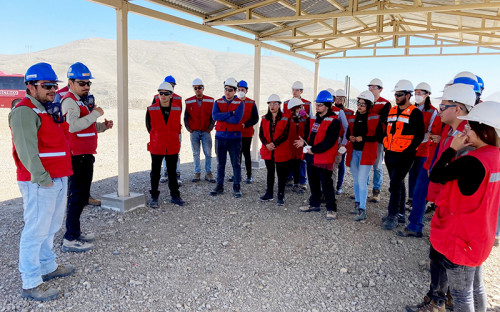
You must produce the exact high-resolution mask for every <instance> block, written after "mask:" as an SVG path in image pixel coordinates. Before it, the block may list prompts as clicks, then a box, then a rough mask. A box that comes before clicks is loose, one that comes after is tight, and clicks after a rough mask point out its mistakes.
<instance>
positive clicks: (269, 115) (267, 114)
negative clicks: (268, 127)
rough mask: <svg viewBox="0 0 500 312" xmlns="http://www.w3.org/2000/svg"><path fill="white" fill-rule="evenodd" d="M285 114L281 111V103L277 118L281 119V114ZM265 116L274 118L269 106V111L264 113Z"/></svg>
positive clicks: (268, 118) (270, 118) (269, 118)
mask: <svg viewBox="0 0 500 312" xmlns="http://www.w3.org/2000/svg"><path fill="white" fill-rule="evenodd" d="M282 115H283V112H282V111H281V105H280V109H278V114H277V115H276V120H280V119H281V116H282ZM264 118H266V119H267V120H273V113H271V110H270V109H269V108H267V113H266V114H265V115H264Z"/></svg>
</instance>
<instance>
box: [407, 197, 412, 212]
mask: <svg viewBox="0 0 500 312" xmlns="http://www.w3.org/2000/svg"><path fill="white" fill-rule="evenodd" d="M412 204H413V202H412V199H411V198H408V200H407V201H406V203H405V208H406V210H408V211H411V209H412Z"/></svg>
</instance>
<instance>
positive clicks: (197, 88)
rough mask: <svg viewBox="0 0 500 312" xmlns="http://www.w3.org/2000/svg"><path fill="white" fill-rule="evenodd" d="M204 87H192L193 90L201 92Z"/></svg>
mask: <svg viewBox="0 0 500 312" xmlns="http://www.w3.org/2000/svg"><path fill="white" fill-rule="evenodd" d="M203 88H204V87H203V86H198V87H193V89H195V90H202V89H203Z"/></svg>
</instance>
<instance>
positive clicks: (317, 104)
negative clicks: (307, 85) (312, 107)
mask: <svg viewBox="0 0 500 312" xmlns="http://www.w3.org/2000/svg"><path fill="white" fill-rule="evenodd" d="M316 106H318V107H321V106H325V104H324V103H316Z"/></svg>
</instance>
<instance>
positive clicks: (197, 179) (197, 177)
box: [191, 173, 201, 182]
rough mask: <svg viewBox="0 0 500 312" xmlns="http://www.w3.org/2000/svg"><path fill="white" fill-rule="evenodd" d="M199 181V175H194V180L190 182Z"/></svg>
mask: <svg viewBox="0 0 500 312" xmlns="http://www.w3.org/2000/svg"><path fill="white" fill-rule="evenodd" d="M200 180H201V174H199V173H195V174H194V178H193V179H192V180H191V182H200Z"/></svg>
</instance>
